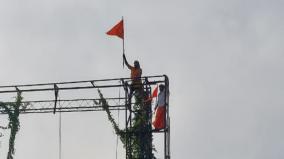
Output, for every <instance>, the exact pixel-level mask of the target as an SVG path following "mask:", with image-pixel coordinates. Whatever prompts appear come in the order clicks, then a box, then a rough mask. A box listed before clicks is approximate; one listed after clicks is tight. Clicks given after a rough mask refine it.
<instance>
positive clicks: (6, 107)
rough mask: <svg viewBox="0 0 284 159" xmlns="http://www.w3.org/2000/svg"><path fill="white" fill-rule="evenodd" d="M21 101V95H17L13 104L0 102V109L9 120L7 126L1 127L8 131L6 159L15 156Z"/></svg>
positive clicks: (11, 158)
mask: <svg viewBox="0 0 284 159" xmlns="http://www.w3.org/2000/svg"><path fill="white" fill-rule="evenodd" d="M22 99H23V98H22V96H21V93H18V95H17V97H16V99H15V102H10V103H3V102H0V108H1V109H2V110H3V113H6V114H8V118H9V123H8V126H7V127H1V128H2V129H10V139H9V151H8V154H7V159H13V155H14V154H15V139H16V134H17V132H18V131H19V129H20V121H19V115H20V107H21V105H22Z"/></svg>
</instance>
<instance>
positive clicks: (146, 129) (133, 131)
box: [95, 90, 155, 159]
mask: <svg viewBox="0 0 284 159" xmlns="http://www.w3.org/2000/svg"><path fill="white" fill-rule="evenodd" d="M98 93H99V96H100V102H99V103H98V102H96V101H95V103H96V104H97V105H99V104H101V105H102V107H103V109H104V110H105V111H106V113H107V116H108V119H109V121H110V122H111V124H112V127H113V128H114V130H115V133H116V134H117V135H118V136H119V137H120V140H121V142H122V143H123V145H124V147H125V148H126V147H129V148H128V149H127V150H126V151H127V155H128V156H126V157H127V158H128V159H129V158H131V159H155V156H154V154H153V153H152V150H154V147H153V145H152V140H153V139H152V134H151V133H150V132H151V129H152V128H151V120H149V117H148V116H147V115H149V114H147V111H146V109H145V103H144V102H143V96H142V95H137V94H135V95H134V97H135V104H134V106H133V110H132V111H133V113H134V116H133V118H132V123H131V125H132V126H131V127H130V128H128V129H127V130H125V129H124V130H121V129H119V127H118V124H117V123H116V122H115V120H114V118H113V116H112V114H111V112H110V110H109V105H108V103H107V101H106V99H105V98H104V97H103V94H102V93H101V92H100V90H98ZM149 122H150V123H149ZM126 144H128V146H126ZM130 156H131V157H130Z"/></svg>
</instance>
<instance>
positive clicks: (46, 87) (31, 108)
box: [0, 75, 170, 159]
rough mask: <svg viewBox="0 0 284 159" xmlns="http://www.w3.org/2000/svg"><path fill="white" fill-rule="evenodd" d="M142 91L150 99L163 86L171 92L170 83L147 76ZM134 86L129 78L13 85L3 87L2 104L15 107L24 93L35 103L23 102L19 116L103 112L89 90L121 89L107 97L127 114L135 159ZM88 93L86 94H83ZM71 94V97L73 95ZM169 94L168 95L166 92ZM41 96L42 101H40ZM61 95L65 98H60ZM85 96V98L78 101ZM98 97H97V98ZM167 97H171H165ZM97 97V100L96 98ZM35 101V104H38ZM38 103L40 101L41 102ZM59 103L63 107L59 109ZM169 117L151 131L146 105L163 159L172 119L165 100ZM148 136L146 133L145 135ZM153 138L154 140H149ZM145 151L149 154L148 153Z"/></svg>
mask: <svg viewBox="0 0 284 159" xmlns="http://www.w3.org/2000/svg"><path fill="white" fill-rule="evenodd" d="M141 80H142V85H143V91H144V93H145V94H146V95H147V96H148V97H150V95H151V92H152V90H151V89H152V87H151V86H154V85H157V84H164V85H165V87H166V88H165V89H166V90H168V89H169V80H168V77H167V76H166V75H160V76H144V77H141ZM130 83H131V79H130V78H114V79H103V80H86V81H74V82H57V83H41V84H27V85H10V86H0V95H3V96H6V98H5V99H1V100H5V101H3V103H12V102H13V101H9V100H11V99H12V98H11V97H13V96H15V94H17V93H19V92H21V93H22V94H23V96H24V97H25V99H26V96H27V97H30V98H31V99H32V98H33V99H32V100H24V101H22V107H21V108H20V114H31V113H54V114H55V113H57V112H86V111H104V109H103V106H102V105H100V104H99V105H98V103H100V100H101V99H100V98H99V97H98V93H97V92H96V91H95V92H94V91H93V92H92V91H90V90H94V89H95V90H97V89H100V90H102V91H106V92H107V91H109V92H114V90H115V89H119V90H120V89H121V90H123V91H124V93H121V95H119V96H117V95H115V94H113V93H109V94H111V95H110V96H107V97H105V99H106V101H107V102H108V104H109V110H111V111H113V110H116V111H117V110H118V111H123V112H124V113H125V115H124V116H125V125H124V129H125V130H126V132H127V138H126V147H125V149H126V158H127V159H134V158H132V157H131V155H129V153H130V152H131V150H132V148H131V145H130V144H129V143H130V142H131V141H130V140H131V133H133V132H131V131H128V130H129V129H130V128H131V127H132V125H131V123H132V121H131V120H132V118H133V115H134V113H133V110H132V106H133V104H134V103H131V97H129V96H130V93H129V85H130ZM83 90H87V92H83V93H82V92H81V91H83ZM70 92H71V93H70ZM166 93H168V92H167V91H166ZM38 94H41V96H40V97H37V96H38ZM61 95H62V96H61ZM78 96H83V97H78ZM95 96H96V97H95ZM166 96H168V94H166ZM94 97H95V98H94ZM35 99H36V100H35ZM38 99H39V100H38ZM59 103H60V106H59ZM165 103H166V115H165V119H164V120H165V123H166V126H165V128H164V129H162V130H159V131H154V130H152V126H151V119H152V110H153V109H152V102H150V103H148V105H147V118H148V119H147V120H148V128H150V129H151V131H147V132H146V139H147V137H148V138H149V140H151V143H152V133H160V134H163V135H164V159H170V115H169V101H168V100H166V101H165ZM0 114H5V111H4V110H3V109H1V108H0ZM143 133H144V134H145V132H143ZM150 138H151V139H150ZM145 151H146V150H145ZM148 151H149V152H148ZM146 153H152V149H151V150H147V152H146ZM142 158H145V159H150V157H149V156H147V155H145V156H144V157H142Z"/></svg>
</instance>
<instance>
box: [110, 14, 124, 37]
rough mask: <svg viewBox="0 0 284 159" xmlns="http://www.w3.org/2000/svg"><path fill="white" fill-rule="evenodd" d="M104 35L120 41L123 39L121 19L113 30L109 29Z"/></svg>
mask: <svg viewBox="0 0 284 159" xmlns="http://www.w3.org/2000/svg"><path fill="white" fill-rule="evenodd" d="M106 34H107V35H113V36H118V37H120V38H121V39H124V29H123V19H122V20H121V21H120V22H119V23H117V24H116V25H115V26H114V27H113V28H111V29H110V30H109V31H108V32H107V33H106Z"/></svg>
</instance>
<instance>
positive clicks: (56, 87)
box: [53, 84, 59, 114]
mask: <svg viewBox="0 0 284 159" xmlns="http://www.w3.org/2000/svg"><path fill="white" fill-rule="evenodd" d="M58 92H59V88H58V86H57V85H56V84H54V95H55V101H54V109H53V114H55V112H56V106H57V100H58Z"/></svg>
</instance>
